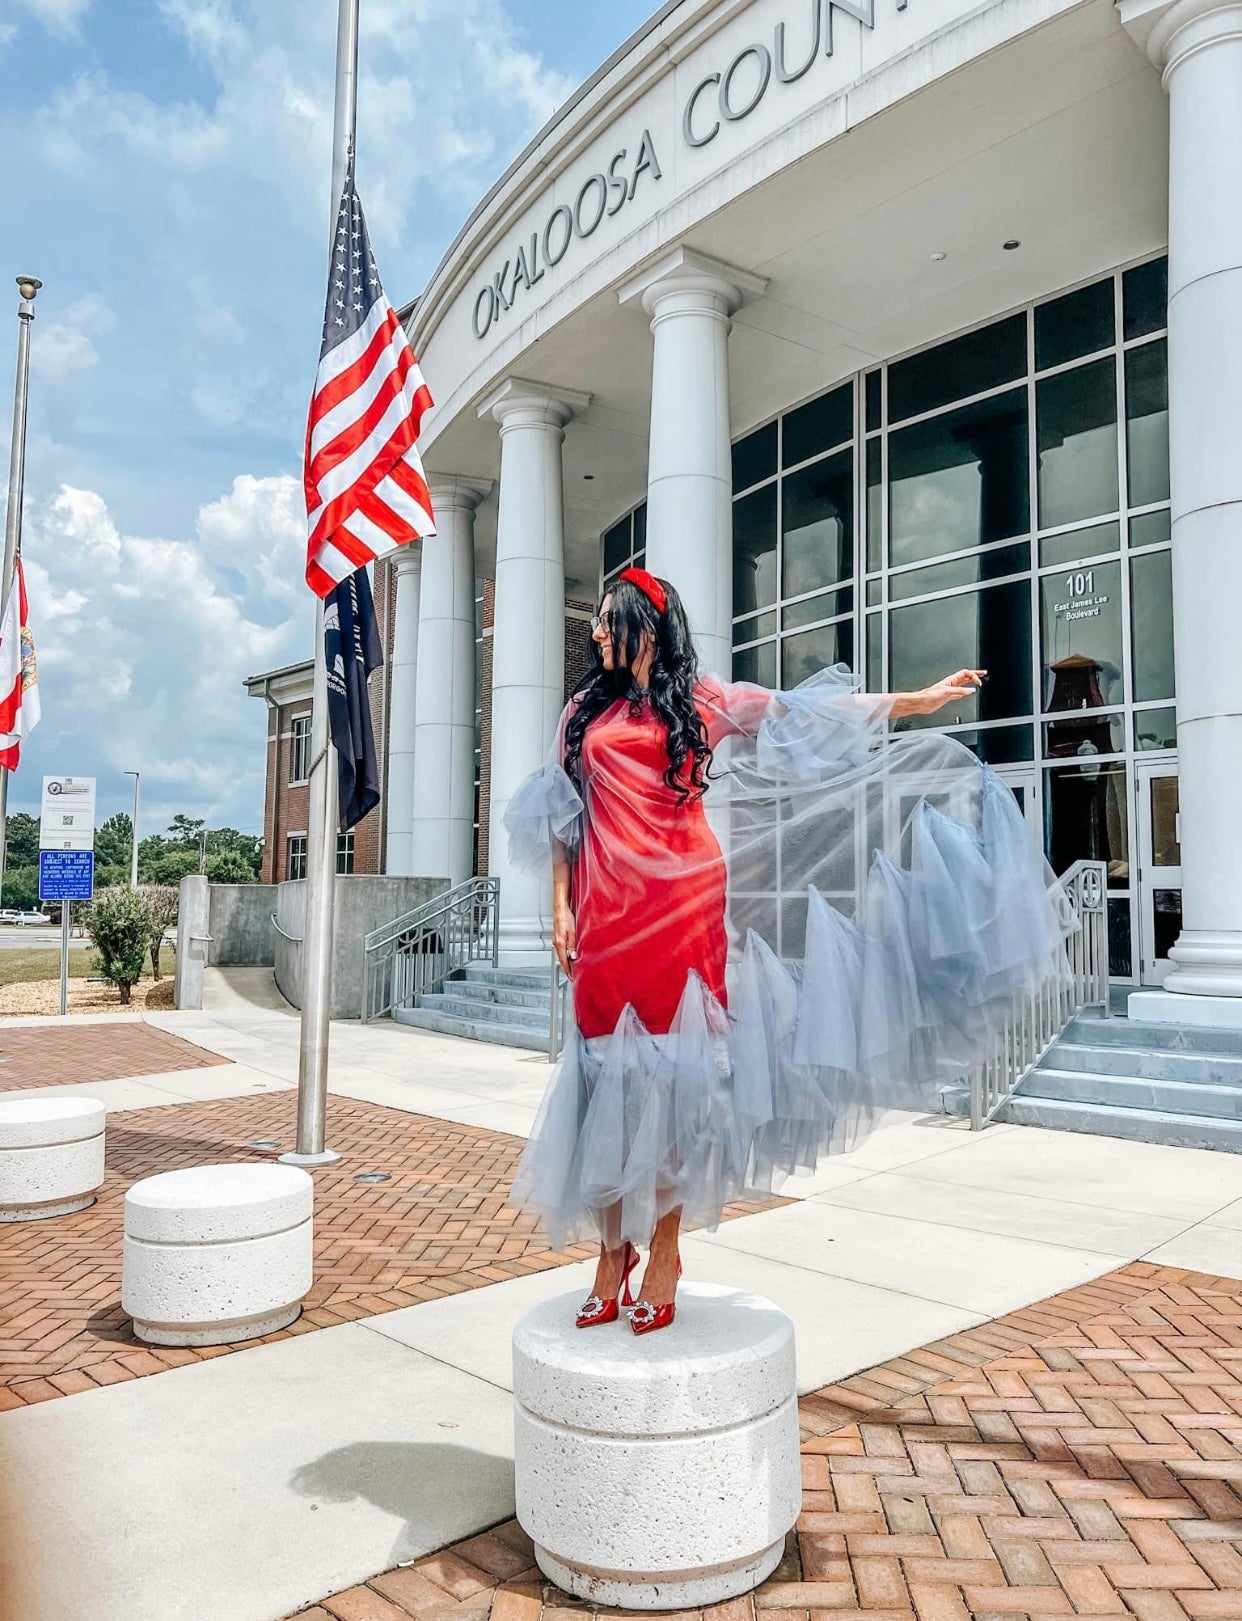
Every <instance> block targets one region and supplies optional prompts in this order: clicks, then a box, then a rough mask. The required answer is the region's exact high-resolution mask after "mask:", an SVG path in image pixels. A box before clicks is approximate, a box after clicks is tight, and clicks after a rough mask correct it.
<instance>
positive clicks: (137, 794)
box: [125, 771, 142, 889]
mask: <svg viewBox="0 0 1242 1621" xmlns="http://www.w3.org/2000/svg"><path fill="white" fill-rule="evenodd" d="M125 775H126V776H127V777H132V778H133V779H134V819H133V822H132V823H131V825H130V830H129V831H130V840H129V887H130V888H131V889H137V888H138V809H139V806H140V805H141V803H142V792H141V790H142V772H141V771H127V772H126V773H125Z"/></svg>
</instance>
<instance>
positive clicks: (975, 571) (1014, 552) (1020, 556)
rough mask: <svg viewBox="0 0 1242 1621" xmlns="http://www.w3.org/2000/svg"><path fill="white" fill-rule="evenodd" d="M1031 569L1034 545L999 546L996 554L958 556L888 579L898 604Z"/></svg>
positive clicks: (892, 596)
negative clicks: (1032, 546)
mask: <svg viewBox="0 0 1242 1621" xmlns="http://www.w3.org/2000/svg"><path fill="white" fill-rule="evenodd" d="M1030 566H1031V546H1030V542H1029V541H1026V540H1024V541H1022V542H1021V543H1020V544H1019V545H1017V546H998V547H997V548H996V549H995V550H993V551H987V552H974V553H972V555H971V556H970V557H955V558H954V559H953V561H952V562H951V563H931V564H929V566H928V567H927V568H915V569H909V570H907V571H905V572H904V573H901V574H890V575H889V577H888V594H889V598H890V600H892V601H894V602H896V601H900V600H901V599H902V598H905V597H923V596H926V595H927V594H928V593H929V592H932V591H949V590H952V588H953V587H954V586H958V585H984V584H986V583H987V581H989V580H1003V579H1004V578H1005V576H1006V575H1007V574H1020V573H1025V572H1026V571H1027V570H1029V569H1030Z"/></svg>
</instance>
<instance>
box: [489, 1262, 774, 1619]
mask: <svg viewBox="0 0 1242 1621" xmlns="http://www.w3.org/2000/svg"><path fill="white" fill-rule="evenodd" d="M579 1303H580V1302H579V1300H578V1297H577V1296H562V1297H561V1298H560V1299H558V1300H552V1301H548V1302H546V1303H545V1304H544V1305H542V1306H538V1307H536V1309H535V1310H534V1311H532V1312H530V1313H528V1315H527V1316H526V1317H524V1318H523V1319H522V1321H521V1322H520V1323H519V1324H518V1326H517V1328H516V1330H515V1331H514V1336H513V1394H514V1402H515V1409H516V1415H515V1429H516V1434H515V1441H516V1451H515V1456H516V1464H517V1514H518V1520H519V1522H520V1523H521V1525H522V1527H523V1529H524V1530H525V1531H526V1533H527V1535H528V1536H529V1537H530V1538H531V1540H532V1541H533V1542H534V1544H535V1557H536V1558H537V1560H538V1561H539V1566H540V1569H541V1570H542V1571H543V1572H544V1574H545V1575H546V1576H548V1577H549V1578H550V1579H551V1580H552V1581H554V1582H555V1583H556V1584H557V1586H558V1587H560V1588H562V1589H564V1591H566V1592H568V1593H573V1594H574V1595H576V1596H577V1597H578V1598H585V1599H591V1600H593V1601H595V1602H596V1603H599V1604H605V1605H617V1606H620V1607H621V1608H624V1609H631V1610H687V1609H698V1608H700V1607H701V1606H703V1605H706V1604H719V1603H722V1602H723V1601H724V1600H726V1599H730V1598H736V1597H737V1596H738V1595H739V1594H742V1593H748V1592H750V1591H751V1589H752V1588H754V1587H757V1586H758V1584H759V1583H760V1582H762V1581H764V1580H765V1579H766V1578H767V1577H768V1576H770V1575H771V1573H772V1571H773V1570H775V1568H776V1566H777V1565H778V1564H779V1563H780V1559H781V1555H782V1552H783V1549H784V1544H785V1536H786V1534H787V1532H789V1531H790V1530H792V1529H793V1526H794V1523H795V1521H796V1520H797V1517H798V1513H799V1509H800V1507H801V1502H802V1471H801V1460H800V1458H799V1451H798V1406H797V1387H796V1382H795V1367H794V1331H793V1324H792V1323H791V1322H790V1320H789V1318H788V1317H786V1316H785V1314H784V1312H782V1311H780V1310H779V1309H778V1308H777V1307H776V1306H774V1305H773V1304H772V1302H771V1301H770V1300H764V1299H763V1298H762V1297H760V1296H758V1295H751V1294H744V1293H741V1292H739V1291H736V1290H732V1289H722V1288H719V1287H716V1286H714V1285H709V1284H693V1283H690V1284H683V1285H682V1286H681V1288H680V1289H679V1290H678V1292H677V1319H676V1321H675V1322H674V1324H673V1325H672V1327H671V1328H667V1329H661V1330H659V1331H658V1332H657V1333H654V1334H646V1335H642V1336H637V1335H635V1334H633V1333H632V1332H631V1330H630V1327H629V1324H628V1322H627V1321H626V1320H625V1318H624V1317H623V1318H622V1319H621V1321H620V1322H618V1323H614V1324H609V1325H607V1326H606V1327H603V1328H589V1329H579V1328H576V1327H575V1326H574V1315H575V1312H576V1310H577V1307H578V1305H579Z"/></svg>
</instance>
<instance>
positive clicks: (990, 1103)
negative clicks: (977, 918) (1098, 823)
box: [969, 861, 1112, 1131]
mask: <svg viewBox="0 0 1242 1621" xmlns="http://www.w3.org/2000/svg"><path fill="white" fill-rule="evenodd" d="M1060 888H1061V890H1062V891H1063V893H1064V896H1065V899H1066V901H1067V903H1068V905H1069V907H1070V909H1071V910H1072V912H1073V913H1074V917H1075V920H1076V922H1077V924H1078V927H1077V928H1076V929H1075V930H1074V932H1073V933H1072V934H1071V935H1070V937H1069V939H1068V940H1067V941H1066V943H1065V958H1064V963H1063V964H1062V965H1061V967H1060V968H1059V970H1058V971H1057V972H1055V973H1053V974H1051V975H1050V976H1049V978H1048V979H1047V980H1046V981H1045V983H1044V984H1043V986H1042V987H1041V988H1040V989H1039V990H1038V991H1037V992H1035V994H1034V995H1032V996H1029V997H1027V998H1026V1000H1025V1001H1024V1002H1023V1003H1022V1004H1021V1005H1020V1006H1019V1007H1018V1008H1017V1009H1016V1011H1015V1012H1014V1013H1013V1014H1012V1015H1011V1016H1010V1018H1009V1019H1008V1020H1007V1021H1006V1023H1005V1026H1004V1028H1003V1029H1002V1031H1001V1033H1000V1035H999V1036H998V1037H997V1040H996V1046H995V1048H994V1050H993V1052H992V1055H991V1057H990V1058H988V1059H987V1060H986V1061H985V1062H984V1063H982V1064H979V1065H978V1066H977V1067H976V1068H975V1069H974V1070H973V1071H972V1072H971V1074H970V1077H969V1080H970V1129H971V1130H972V1131H978V1130H979V1129H980V1128H981V1127H983V1126H986V1125H987V1124H988V1122H989V1121H990V1120H992V1119H993V1118H994V1117H995V1115H996V1111H997V1110H998V1109H999V1108H1000V1107H1001V1105H1002V1104H1003V1103H1005V1102H1007V1101H1008V1099H1009V1098H1011V1097H1012V1096H1013V1094H1014V1092H1015V1091H1016V1090H1017V1087H1018V1084H1019V1082H1020V1081H1021V1080H1022V1079H1023V1078H1024V1077H1025V1076H1026V1075H1029V1074H1030V1072H1031V1070H1032V1069H1034V1067H1035V1065H1036V1064H1038V1063H1039V1061H1040V1059H1041V1058H1042V1057H1043V1056H1044V1054H1045V1053H1046V1052H1047V1051H1048V1049H1049V1047H1051V1046H1052V1044H1053V1042H1054V1041H1055V1040H1056V1039H1057V1037H1058V1036H1059V1035H1060V1034H1061V1032H1062V1031H1063V1030H1064V1029H1065V1027H1066V1025H1067V1024H1068V1023H1069V1022H1070V1020H1071V1019H1072V1018H1074V1016H1075V1015H1076V1014H1078V1013H1081V1012H1082V1010H1083V1009H1084V1008H1088V1007H1095V1006H1098V1007H1100V1008H1101V1010H1102V1012H1103V1016H1104V1017H1105V1018H1108V1017H1109V1016H1110V1014H1111V1011H1112V1010H1111V1008H1110V1006H1109V983H1108V869H1107V867H1106V866H1105V865H1104V863H1103V862H1102V861H1078V862H1075V864H1074V865H1073V866H1072V867H1071V868H1070V869H1069V871H1068V872H1067V873H1066V874H1065V876H1064V877H1063V878H1062V879H1061V880H1060Z"/></svg>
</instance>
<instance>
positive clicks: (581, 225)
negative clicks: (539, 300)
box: [473, 129, 663, 338]
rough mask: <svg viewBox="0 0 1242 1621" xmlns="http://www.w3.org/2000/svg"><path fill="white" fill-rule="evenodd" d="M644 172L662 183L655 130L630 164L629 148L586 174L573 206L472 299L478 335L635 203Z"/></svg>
mask: <svg viewBox="0 0 1242 1621" xmlns="http://www.w3.org/2000/svg"><path fill="white" fill-rule="evenodd" d="M645 174H650V176H651V178H652V179H653V180H659V179H661V177H662V174H663V171H662V170H661V168H660V160H659V158H658V157H657V156H656V149H655V142H654V141H653V140H652V139H651V131H650V130H648V129H645V130H644V131H643V137H642V141H641V142H640V143H639V147H638V153H637V156H636V157H634V159H633V160H632V161H631V160H630V153H629V149H628V148H627V147H622V148H621V150H620V151H619V152H617V153H616V154H614V156H613V158H612V159H611V161H610V162H609V164H608V166H607V169H606V171H605V170H599V171H597V172H596V173H595V174H591V175H588V176H587V177H586V179H585V180H584V181H583V182H582V185H581V187H580V188H579V190H578V195H577V198H576V199H575V200H574V203H573V206H572V207H571V206H570V204H569V203H561V205H560V206H559V207H558V208H554V209H553V210H552V212H551V214H550V215H549V216H548V218H547V220H546V222H545V223H544V227H543V230H542V231H532V232H531V234H530V240H529V241H528V242H523V243H522V244H521V245H520V246H519V248H518V250H517V252H516V253H515V254H513V255H511V256H510V257H509V258H508V259H506V260H505V262H504V264H503V265H501V267H500V269H499V270H497V271H496V272H495V274H494V275H493V276H492V279H491V281H490V282H488V284H487V285H486V286H485V287H481V288H480V289H479V296H478V297H477V298H476V299H475V301H474V316H473V321H474V335H475V337H476V338H485V337H486V336H487V334H488V333H489V332H490V331H491V329H492V325H493V323H494V322H496V321H498V320H499V319H500V318H501V316H502V315H505V314H507V312H508V311H509V310H511V309H512V308H513V305H514V303H515V301H516V299H517V297H518V294H519V293H520V292H521V291H522V290H523V289H525V290H526V291H527V292H529V291H530V290H531V288H532V287H534V286H535V285H536V283H537V282H541V281H542V280H543V278H544V276H545V275H546V274H547V272H548V270H549V268H550V267H552V266H555V265H559V264H560V262H561V260H562V259H563V258H564V257H565V255H566V254H567V253H568V252H569V246H570V243H571V242H572V241H573V240H574V238H575V237H580V238H582V239H584V240H585V238H587V237H590V236H594V235H595V233H596V231H598V230H599V228H600V226H601V225H602V224H603V223H604V220H605V219H606V218H609V217H610V216H612V215H614V214H619V213H620V212H621V210H622V209H623V208H624V207H625V206H626V205H627V204H628V203H632V202H633V201H634V198H635V196H636V194H637V192H638V183H639V181H640V180H641V179H642V177H643V176H644V175H645Z"/></svg>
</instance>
